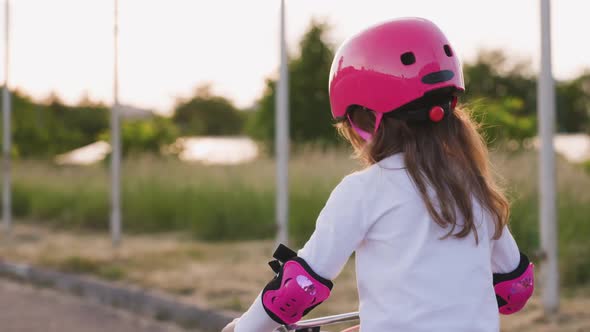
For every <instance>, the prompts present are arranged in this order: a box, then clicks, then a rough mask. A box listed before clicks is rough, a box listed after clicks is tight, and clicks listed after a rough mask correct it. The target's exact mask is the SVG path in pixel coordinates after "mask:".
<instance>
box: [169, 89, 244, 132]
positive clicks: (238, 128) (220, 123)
mask: <svg viewBox="0 0 590 332" xmlns="http://www.w3.org/2000/svg"><path fill="white" fill-rule="evenodd" d="M172 121H173V122H174V123H175V124H176V125H177V126H178V127H179V128H180V131H181V133H182V134H183V135H199V136H219V135H237V134H240V133H241V132H242V127H243V124H244V115H243V114H241V113H240V111H239V110H238V109H237V108H236V107H235V106H234V105H233V104H232V102H231V101H230V100H228V99H227V98H225V97H222V96H217V95H214V94H212V93H211V87H210V86H209V85H205V86H201V87H199V88H198V89H197V91H196V93H195V96H194V97H192V98H191V99H189V100H187V101H181V102H179V103H178V105H177V106H176V108H175V110H174V115H173V117H172Z"/></svg>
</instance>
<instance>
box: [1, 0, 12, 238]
mask: <svg viewBox="0 0 590 332" xmlns="http://www.w3.org/2000/svg"><path fill="white" fill-rule="evenodd" d="M5 1H6V3H5V4H6V6H5V12H4V15H5V20H4V23H5V24H6V25H5V28H4V29H5V30H4V33H5V35H4V37H5V38H4V42H5V46H4V47H5V48H4V51H5V57H4V89H3V96H2V133H3V135H2V156H3V163H2V164H3V167H2V175H3V182H2V220H3V223H4V230H5V232H6V235H9V234H10V230H11V228H12V197H11V194H12V193H11V187H12V186H11V182H12V181H11V180H12V179H11V165H10V164H11V160H10V159H11V156H10V154H11V151H12V142H11V138H12V137H11V136H12V135H11V123H10V121H11V119H10V118H11V116H10V113H11V107H12V105H11V100H10V90H9V89H8V82H9V81H8V73H9V67H10V0H5Z"/></svg>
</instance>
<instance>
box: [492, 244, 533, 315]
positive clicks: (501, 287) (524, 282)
mask: <svg viewBox="0 0 590 332" xmlns="http://www.w3.org/2000/svg"><path fill="white" fill-rule="evenodd" d="M534 267H535V266H534V265H533V263H531V262H530V261H529V259H528V257H527V256H525V255H524V254H522V253H521V254H520V263H519V264H518V267H517V268H516V269H515V270H514V271H512V272H510V273H494V290H495V291H496V299H497V300H498V308H499V311H500V313H501V314H503V315H510V314H513V313H515V312H517V311H520V309H522V308H523V307H524V305H525V304H526V302H527V301H528V299H529V298H530V297H531V295H533V290H534V288H535V276H534Z"/></svg>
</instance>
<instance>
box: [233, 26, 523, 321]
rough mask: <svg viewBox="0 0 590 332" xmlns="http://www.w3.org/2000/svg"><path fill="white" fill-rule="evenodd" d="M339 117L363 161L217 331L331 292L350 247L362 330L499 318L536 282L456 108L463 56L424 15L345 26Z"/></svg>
mask: <svg viewBox="0 0 590 332" xmlns="http://www.w3.org/2000/svg"><path fill="white" fill-rule="evenodd" d="M329 88H330V103H331V107H332V114H333V116H334V118H336V119H337V120H339V124H338V130H339V131H340V133H341V134H342V135H343V136H344V137H345V138H346V139H347V140H348V141H350V143H351V144H352V146H353V147H354V149H355V151H356V156H358V158H359V159H360V160H362V161H363V162H364V163H365V164H366V165H367V167H366V168H365V169H364V170H362V171H360V172H357V173H353V174H351V175H348V176H346V177H345V178H344V179H343V180H342V182H340V184H338V186H337V187H336V188H335V189H334V191H333V192H332V194H331V195H330V198H329V199H328V202H327V203H326V205H325V207H324V209H323V210H322V212H321V213H320V215H319V217H318V220H317V223H316V229H315V231H314V233H313V234H312V236H311V238H310V239H309V241H308V242H307V243H306V244H305V246H304V247H303V249H301V250H299V252H298V253H297V254H296V253H294V252H291V251H290V250H289V249H288V248H286V247H284V246H282V247H279V249H278V250H277V252H276V253H275V258H277V261H274V262H271V263H272V264H271V266H272V267H273V269H275V271H276V272H277V275H276V277H275V278H274V279H273V280H272V281H271V282H270V283H269V284H268V285H267V286H266V287H265V288H264V290H263V291H262V293H261V294H260V295H259V297H258V298H257V299H256V300H255V301H254V303H253V304H252V306H251V307H250V309H249V310H248V311H247V312H246V313H245V314H244V315H242V317H240V318H239V319H237V320H235V321H234V322H232V323H230V324H229V325H228V326H227V327H226V328H225V329H224V331H234V330H235V331H236V332H271V331H273V330H274V329H275V328H276V327H278V326H279V325H281V324H291V323H294V322H296V321H298V320H299V319H301V317H302V316H303V315H305V314H306V313H307V312H309V311H310V310H311V309H313V308H314V307H315V306H317V305H318V304H320V303H321V302H322V301H324V300H325V299H327V298H328V296H329V294H330V290H331V289H332V282H331V280H333V279H334V278H335V277H336V276H337V275H338V274H339V273H340V271H341V269H342V267H343V266H344V264H345V263H346V261H347V260H348V258H349V257H350V256H351V254H352V253H353V252H355V253H356V256H355V259H356V274H357V282H358V293H359V299H360V308H359V311H360V322H361V323H360V330H361V331H362V332H386V331H388V332H397V331H399V332H418V331H420V332H422V331H423V332H432V331H438V332H444V331H449V332H451V331H452V332H461V331H465V332H478V331H482V332H488V331H499V315H498V313H502V314H510V313H513V312H516V311H518V310H520V309H521V308H522V307H523V306H524V305H525V303H526V301H527V300H528V298H529V297H530V296H531V294H532V292H533V265H532V264H531V263H530V262H529V260H528V258H527V257H526V256H525V255H524V254H521V253H520V252H519V250H518V247H517V245H516V243H515V241H514V239H513V237H512V235H511V234H510V232H509V230H508V228H507V226H506V225H507V223H508V216H509V204H508V201H507V200H506V198H505V196H504V194H503V193H502V191H501V190H500V189H499V188H498V187H497V185H496V184H495V183H494V179H493V177H492V175H491V174H490V170H489V160H488V153H487V149H486V146H485V144H484V142H483V140H482V138H481V136H480V135H479V134H478V132H477V130H476V125H475V124H474V123H473V122H472V120H471V119H470V118H469V115H468V114H467V113H466V112H464V111H462V110H461V109H458V108H456V107H455V106H456V104H457V96H458V94H459V93H461V92H463V91H464V89H465V86H464V83H463V74H462V69H461V64H460V62H459V59H458V58H457V55H456V52H455V50H454V49H453V47H451V45H450V43H449V42H448V40H447V38H446V37H445V36H444V34H443V33H442V32H441V31H440V30H439V29H438V27H437V26H435V25H434V24H433V23H432V22H430V21H427V20H425V19H421V18H403V19H396V20H392V21H389V22H386V23H382V24H379V25H376V26H373V27H371V28H369V29H366V30H364V31H362V32H360V33H359V34H357V35H355V36H353V37H351V38H349V39H348V40H346V41H345V42H344V44H343V45H342V46H341V47H340V49H339V50H338V52H337V53H336V56H335V58H334V62H333V64H332V69H331V72H330V87H329Z"/></svg>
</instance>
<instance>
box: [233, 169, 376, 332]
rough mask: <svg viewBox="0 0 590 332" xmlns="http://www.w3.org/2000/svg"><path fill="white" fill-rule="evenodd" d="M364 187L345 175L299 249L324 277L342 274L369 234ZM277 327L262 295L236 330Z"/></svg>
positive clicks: (248, 331) (266, 330) (256, 331)
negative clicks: (264, 306)
mask: <svg viewBox="0 0 590 332" xmlns="http://www.w3.org/2000/svg"><path fill="white" fill-rule="evenodd" d="M361 189H362V188H361V183H360V181H359V180H358V179H355V178H354V177H351V176H348V177H346V178H344V179H343V180H342V182H340V184H339V185H338V186H337V187H336V188H335V189H334V191H333V192H332V194H331V195H330V198H329V199H328V202H327V203H326V205H325V206H324V208H323V209H322V211H321V212H320V215H319V217H318V219H317V221H316V228H315V231H314V232H313V234H312V235H311V238H310V239H309V240H308V242H307V243H306V244H305V246H304V247H303V249H301V250H299V252H298V256H299V257H301V258H303V259H304V260H305V261H306V262H307V264H308V265H309V266H310V267H311V268H312V269H313V270H314V272H316V273H317V274H318V275H320V276H321V277H323V278H325V279H330V280H331V279H334V278H335V277H336V276H337V275H338V274H339V273H340V271H341V270H342V268H343V267H344V265H345V264H346V262H347V261H348V258H349V257H350V255H351V254H352V252H353V251H354V250H355V249H356V248H357V247H358V245H359V244H360V243H361V241H362V239H363V238H364V236H365V234H366V231H367V229H366V226H365V224H366V222H365V220H364V219H363V213H362V209H363V203H362V199H361V197H362V195H361V194H362V190H361ZM278 326H279V324H277V323H276V322H275V321H274V320H272V319H271V318H270V317H269V316H268V314H267V313H266V311H265V310H264V308H263V306H262V301H261V296H260V295H259V296H258V297H257V298H256V300H255V301H254V303H252V305H251V306H250V308H249V309H248V311H246V312H245V313H244V314H243V315H242V317H240V319H239V320H238V322H237V323H236V327H235V332H272V331H273V330H274V329H276V328H277V327H278Z"/></svg>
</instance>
